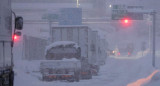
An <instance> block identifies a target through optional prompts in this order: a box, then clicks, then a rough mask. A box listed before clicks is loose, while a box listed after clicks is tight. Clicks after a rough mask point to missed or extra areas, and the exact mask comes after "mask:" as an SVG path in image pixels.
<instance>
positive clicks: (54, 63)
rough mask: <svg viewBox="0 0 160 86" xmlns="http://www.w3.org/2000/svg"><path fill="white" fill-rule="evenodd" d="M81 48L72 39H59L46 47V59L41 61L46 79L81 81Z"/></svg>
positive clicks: (42, 71)
mask: <svg viewBox="0 0 160 86" xmlns="http://www.w3.org/2000/svg"><path fill="white" fill-rule="evenodd" d="M80 53H81V49H80V47H79V46H78V45H77V43H75V42H72V41H57V42H54V43H52V44H50V45H48V46H47V47H46V50H45V57H46V60H44V61H41V63H40V72H41V73H42V79H43V80H44V81H51V80H67V81H77V82H78V81H79V79H80V71H81V60H82V58H81V54H80Z"/></svg>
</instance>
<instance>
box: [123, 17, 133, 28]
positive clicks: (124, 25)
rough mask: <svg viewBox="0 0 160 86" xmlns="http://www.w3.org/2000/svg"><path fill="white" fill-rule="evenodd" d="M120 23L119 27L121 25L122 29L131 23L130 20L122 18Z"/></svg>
mask: <svg viewBox="0 0 160 86" xmlns="http://www.w3.org/2000/svg"><path fill="white" fill-rule="evenodd" d="M120 22H121V25H122V26H123V27H130V26H131V24H132V21H131V19H130V18H123V19H121V21H120Z"/></svg>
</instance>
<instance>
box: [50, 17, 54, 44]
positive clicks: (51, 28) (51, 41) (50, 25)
mask: <svg viewBox="0 0 160 86" xmlns="http://www.w3.org/2000/svg"><path fill="white" fill-rule="evenodd" d="M49 31H50V37H49V42H50V43H52V35H53V34H52V21H51V20H49Z"/></svg>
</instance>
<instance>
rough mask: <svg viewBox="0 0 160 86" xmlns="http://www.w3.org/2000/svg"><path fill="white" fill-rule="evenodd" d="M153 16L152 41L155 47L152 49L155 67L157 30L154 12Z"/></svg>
mask: <svg viewBox="0 0 160 86" xmlns="http://www.w3.org/2000/svg"><path fill="white" fill-rule="evenodd" d="M152 16H153V34H152V35H153V36H152V39H153V44H152V45H153V47H152V49H153V52H152V65H153V67H155V44H156V42H155V41H156V40H155V38H156V35H155V34H156V33H155V30H156V12H155V11H154V12H153V13H152Z"/></svg>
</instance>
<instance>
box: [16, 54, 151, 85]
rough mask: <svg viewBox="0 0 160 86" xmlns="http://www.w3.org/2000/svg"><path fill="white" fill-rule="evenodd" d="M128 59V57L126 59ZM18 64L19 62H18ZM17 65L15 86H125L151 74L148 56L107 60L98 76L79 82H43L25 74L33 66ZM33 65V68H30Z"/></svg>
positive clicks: (30, 74) (35, 76) (31, 74)
mask: <svg viewBox="0 0 160 86" xmlns="http://www.w3.org/2000/svg"><path fill="white" fill-rule="evenodd" d="M128 58H129V57H128ZM18 63H19V62H18ZM21 63H23V65H20V63H19V65H18V64H17V66H15V71H16V76H15V86H53V85H54V86H127V84H129V83H132V82H134V81H136V80H138V79H140V78H144V77H146V76H148V75H149V74H151V73H152V72H153V70H154V69H153V68H152V66H151V58H150V56H146V57H143V58H138V59H116V58H111V57H109V58H107V59H106V64H105V65H104V66H102V67H101V69H100V72H99V75H98V76H94V77H93V79H91V80H81V81H80V82H73V83H70V82H64V81H63V82H62V81H53V82H43V81H40V80H39V79H38V77H37V76H38V75H35V74H34V73H28V74H27V73H26V71H25V68H28V69H27V70H30V69H31V68H32V67H33V66H34V65H36V64H34V63H33V64H32V63H31V62H28V63H27V62H26V61H25V63H26V64H30V66H29V67H28V66H26V65H25V64H24V62H23V61H21ZM32 65H33V66H32Z"/></svg>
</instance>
